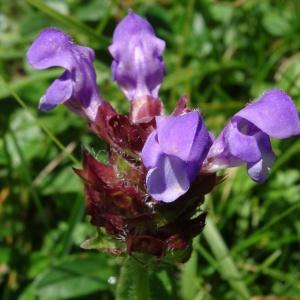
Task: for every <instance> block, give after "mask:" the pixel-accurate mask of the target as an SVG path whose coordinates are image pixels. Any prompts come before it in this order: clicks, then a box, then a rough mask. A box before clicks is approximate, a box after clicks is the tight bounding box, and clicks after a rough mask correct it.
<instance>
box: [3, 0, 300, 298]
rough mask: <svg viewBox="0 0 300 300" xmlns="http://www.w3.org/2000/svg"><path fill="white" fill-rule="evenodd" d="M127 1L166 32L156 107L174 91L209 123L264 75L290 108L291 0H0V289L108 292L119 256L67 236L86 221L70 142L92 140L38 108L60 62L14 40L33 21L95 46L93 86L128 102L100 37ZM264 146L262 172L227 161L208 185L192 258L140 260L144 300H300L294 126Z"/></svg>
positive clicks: (76, 294)
mask: <svg viewBox="0 0 300 300" xmlns="http://www.w3.org/2000/svg"><path fill="white" fill-rule="evenodd" d="M130 7H131V8H132V9H134V11H135V12H137V13H139V14H141V15H143V16H145V17H147V19H148V20H149V21H150V22H151V23H152V25H153V26H154V27H155V30H156V33H157V35H158V36H159V37H161V38H163V39H164V40H166V44H167V47H166V51H165V54H164V59H165V64H166V71H167V73H166V77H165V80H164V83H163V85H162V87H161V98H162V99H163V101H164V103H165V106H166V107H167V110H168V111H171V109H172V107H173V106H174V105H175V103H176V101H177V99H178V97H179V96H181V95H187V96H188V97H189V99H190V105H191V106H193V107H197V108H200V109H201V111H202V113H203V115H204V117H205V121H206V124H207V126H208V127H209V129H210V130H211V131H212V132H214V133H215V134H217V133H218V132H220V130H221V128H222V126H223V125H224V124H225V122H226V120H228V118H229V117H230V116H231V115H232V114H233V113H234V112H236V111H237V110H239V109H240V108H241V107H243V105H245V104H246V103H247V101H249V100H251V99H253V98H255V97H257V96H258V95H260V93H262V92H263V91H264V90H265V89H268V88H272V87H278V88H282V89H284V90H285V91H287V92H288V93H289V94H290V95H291V96H292V97H293V99H294V101H295V103H296V105H297V107H298V109H300V76H299V75H300V1H297V0H236V1H217V0H198V1H197V0H187V1H180V0H174V1H171V0H161V1H158V0H147V1H138V0H137V1H134V0H131V1H129V0H127V1H109V0H86V1H84V0H45V1H42V0H0V105H1V107H0V299H3V300H8V299H20V300H32V299H41V300H44V299H45V300H49V299H114V297H115V296H114V295H115V290H116V282H117V281H118V276H119V271H120V266H121V264H122V258H112V257H111V256H109V255H106V254H102V253H94V252H88V251H85V250H82V249H80V247H79V246H80V243H81V242H82V241H84V240H85V239H87V238H89V237H91V236H93V235H94V234H95V229H94V228H93V227H92V226H91V225H89V219H88V217H87V216H86V215H85V213H84V201H83V197H82V185H81V183H80V181H79V180H78V178H77V177H76V176H75V175H74V173H73V171H72V168H71V167H72V166H80V161H81V150H82V147H83V146H87V147H89V148H90V149H92V150H93V151H95V153H97V154H99V155H102V154H103V155H104V152H103V151H104V150H103V149H104V145H103V143H101V142H99V141H98V140H97V139H96V138H95V137H94V136H93V135H92V134H91V133H90V132H89V131H88V130H87V127H86V124H85V122H84V121H83V120H82V119H80V118H79V117H77V116H76V115H73V114H72V113H71V112H69V111H67V109H66V108H65V107H63V106H61V107H58V108H56V109H55V110H54V111H52V112H50V113H41V112H39V111H38V110H37V104H38V101H39V98H40V97H41V95H42V94H43V92H44V91H45V89H46V88H47V86H48V85H49V83H50V82H51V81H52V80H53V79H54V78H56V77H57V76H58V75H59V74H60V73H61V69H60V70H58V69H52V70H45V71H35V70H33V69H32V68H30V66H29V65H28V64H27V62H26V59H25V53H26V49H27V48H28V47H29V45H30V44H31V42H32V41H33V39H34V38H35V37H36V36H37V34H38V32H39V31H40V30H41V29H42V28H44V27H49V26H55V27H58V28H61V29H63V30H65V31H66V32H68V33H69V34H71V35H72V36H73V37H74V39H75V40H76V41H77V42H78V43H81V44H84V45H87V46H89V47H92V48H94V49H95V51H96V56H97V59H96V62H95V68H96V72H97V81H98V84H99V86H100V90H101V93H102V95H103V97H104V98H105V99H107V100H109V101H110V102H111V103H112V104H113V105H114V106H115V107H117V108H118V109H119V110H120V111H127V110H128V102H127V101H126V100H125V99H124V97H123V95H122V94H121V92H120V91H119V90H118V88H117V86H116V84H115V83H114V82H113V81H112V80H111V72H110V64H111V57H110V55H109V53H108V50H107V47H108V45H109V44H110V42H111V36H112V32H113V29H114V27H115V26H116V23H117V21H118V20H120V19H121V18H122V17H123V16H124V15H126V12H127V10H128V8H130ZM273 146H274V151H275V153H276V154H277V157H278V159H277V161H276V163H275V165H274V167H273V169H272V172H271V175H270V178H269V180H268V181H267V182H266V183H265V184H263V185H256V184H254V183H253V182H251V180H250V179H249V178H247V175H246V170H245V168H244V167H242V168H239V169H232V170H230V171H228V172H227V175H228V179H227V180H226V181H225V182H224V183H223V184H221V185H220V186H218V187H217V188H216V189H215V190H214V192H213V193H212V194H211V195H210V196H209V197H207V201H206V207H207V210H208V211H209V216H210V219H209V220H208V224H207V228H206V230H205V232H204V234H202V235H201V236H200V237H199V238H196V239H195V242H194V249H195V250H194V252H193V255H192V258H191V260H190V261H189V262H188V263H187V264H186V265H184V266H180V265H178V266H176V267H169V266H161V267H158V269H156V270H155V271H153V272H154V275H153V276H152V279H151V282H150V284H151V291H152V292H151V293H152V298H153V299H184V300H193V299H197V300H201V299H250V297H253V299H262V298H254V297H255V296H257V297H262V296H267V295H269V296H270V295H273V296H276V297H280V296H281V297H283V298H280V299H293V298H292V297H297V296H298V297H299V298H295V299H300V171H299V167H300V155H299V153H300V139H299V138H297V137H296V138H291V139H289V140H285V141H273ZM120 299H121V298H120ZM123 299H125V298H123ZM126 299H134V297H133V296H131V297H128V298H126ZM278 299H279V298H278Z"/></svg>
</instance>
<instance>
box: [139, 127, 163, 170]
mask: <svg viewBox="0 0 300 300" xmlns="http://www.w3.org/2000/svg"><path fill="white" fill-rule="evenodd" d="M162 155H163V153H162V151H161V148H160V146H159V144H158V141H157V132H156V130H155V131H153V132H152V133H151V134H150V135H149V136H148V138H147V140H146V143H145V144H144V147H143V150H142V152H141V158H142V160H143V163H144V166H145V167H146V168H154V167H155V166H156V164H157V163H158V161H159V159H160V158H161V156H162Z"/></svg>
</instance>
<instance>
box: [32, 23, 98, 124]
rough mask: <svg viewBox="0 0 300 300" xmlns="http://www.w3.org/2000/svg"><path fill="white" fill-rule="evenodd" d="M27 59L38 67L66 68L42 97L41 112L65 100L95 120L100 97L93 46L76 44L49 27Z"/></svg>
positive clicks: (67, 36)
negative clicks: (91, 47)
mask: <svg viewBox="0 0 300 300" xmlns="http://www.w3.org/2000/svg"><path fill="white" fill-rule="evenodd" d="M27 59H28V62H29V63H30V64H31V65H32V66H33V67H34V68H36V69H47V68H50V67H62V68H64V69H65V72H64V73H63V74H62V75H61V76H60V77H59V78H58V79H56V80H55V81H54V82H53V83H52V84H51V86H50V87H49V88H48V90H47V91H46V93H45V94H44V95H43V96H42V98H41V100H40V104H39V108H40V109H41V110H42V111H48V110H51V109H53V108H54V107H55V106H57V105H58V104H62V103H63V104H65V105H66V106H67V107H69V108H70V109H71V110H72V111H74V112H76V113H78V114H80V115H83V116H86V117H87V118H88V119H90V120H91V121H93V120H95V117H96V114H97V109H98V106H99V104H100V103H101V98H100V96H99V93H98V90H97V85H96V74H95V70H94V68H93V61H94V59H95V54H94V51H93V50H92V49H90V48H88V47H84V46H80V45H76V44H75V43H73V41H72V39H71V37H70V36H69V35H67V34H66V33H64V32H62V31H60V30H58V29H54V28H47V29H45V30H43V31H42V32H41V33H40V35H39V36H38V37H37V39H36V40H35V41H34V42H33V44H32V45H31V47H30V48H29V50H28V52H27Z"/></svg>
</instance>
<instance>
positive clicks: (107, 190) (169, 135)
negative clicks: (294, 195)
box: [27, 11, 300, 261]
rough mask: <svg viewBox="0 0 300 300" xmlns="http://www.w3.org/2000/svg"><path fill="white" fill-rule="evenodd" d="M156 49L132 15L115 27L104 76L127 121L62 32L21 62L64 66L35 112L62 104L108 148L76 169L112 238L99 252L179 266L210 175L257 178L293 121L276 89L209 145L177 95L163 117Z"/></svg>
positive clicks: (47, 33) (86, 56)
mask: <svg viewBox="0 0 300 300" xmlns="http://www.w3.org/2000/svg"><path fill="white" fill-rule="evenodd" d="M164 48H165V42H164V41H163V40H161V39H159V38H158V37H156V36H155V33H154V30H153V28H152V26H151V25H150V24H149V23H148V22H147V21H146V20H145V19H143V18H141V17H140V16H138V15H136V14H134V13H133V12H132V11H130V12H129V13H128V15H127V16H126V17H125V18H124V19H123V20H122V21H121V22H120V23H119V25H118V26H117V28H116V29H115V32H114V35H113V42H112V45H111V46H110V47H109V51H110V53H111V55H112V57H113V62H112V74H113V79H114V80H115V81H116V82H117V84H118V85H119V87H120V88H121V90H122V91H123V93H124V95H125V96H126V97H127V99H128V100H129V101H130V106H131V109H130V113H129V114H128V115H123V114H119V113H118V112H117V111H116V110H115V109H114V108H113V107H112V106H111V105H110V104H109V103H108V102H106V101H104V100H103V99H102V98H101V96H100V95H99V92H98V90H97V86H96V75H95V71H94V68H93V60H94V52H93V50H92V49H90V48H87V47H83V46H79V45H77V44H75V43H74V42H73V41H72V40H71V38H70V37H69V36H68V35H67V34H65V33H63V32H62V31H60V30H58V29H52V28H50V29H46V30H44V31H43V32H41V34H40V35H39V36H38V38H37V39H36V40H35V42H34V43H33V44H32V46H31V47H30V49H29V50H28V53H27V56H28V61H29V63H30V64H31V65H32V66H33V67H34V68H37V69H44V68H49V67H53V66H59V67H62V68H64V69H65V71H64V73H63V74H62V75H61V76H60V77H59V78H58V79H57V80H55V81H54V82H53V83H52V85H51V86H50V87H49V88H48V90H47V91H46V93H45V95H44V96H42V98H41V100H40V109H41V110H49V109H52V108H54V107H55V106H56V105H58V104H61V103H64V104H65V105H66V106H67V107H68V108H70V109H71V110H72V111H74V112H75V113H77V114H79V115H81V116H84V117H86V118H87V119H88V123H89V127H90V128H91V130H92V131H93V132H94V133H95V134H96V135H97V136H98V137H100V138H101V139H103V140H105V141H106V142H107V143H108V144H109V146H110V148H109V153H108V158H109V163H108V164H104V163H102V162H100V161H98V160H97V159H96V158H94V157H93V156H92V155H91V154H90V153H89V152H88V151H84V153H83V169H82V170H79V169H75V172H76V173H77V174H78V175H79V176H80V177H81V178H82V180H83V182H84V187H85V196H86V200H87V210H88V213H89V214H90V215H91V222H92V224H94V225H95V226H97V227H98V228H99V232H101V233H102V234H103V232H104V233H105V234H108V235H109V236H110V237H111V238H112V239H111V241H110V243H109V244H103V243H102V242H101V245H98V247H99V248H104V250H106V251H109V252H111V253H115V254H118V253H124V252H126V253H132V252H140V253H146V254H150V255H154V256H157V257H160V258H161V259H165V260H168V259H175V260H181V261H183V260H185V259H187V258H188V257H189V253H190V250H191V240H192V238H193V237H194V236H196V235H197V234H199V233H200V232H201V231H202V229H203V227H204V224H205V216H206V213H205V212H203V211H201V210H199V208H200V206H201V204H202V203H203V201H204V195H205V194H207V193H209V192H210V191H211V190H212V189H213V187H214V186H215V185H216V184H217V183H218V182H220V181H221V180H222V178H221V177H218V176H217V174H216V173H217V172H218V171H219V170H221V169H224V168H229V167H236V166H239V165H244V164H245V165H246V166H247V170H248V174H249V176H250V177H251V178H252V179H253V180H255V181H257V182H263V181H265V180H266V179H267V176H268V172H269V170H270V168H271V165H272V163H273V162H274V160H275V156H274V153H273V151H272V146H271V142H270V137H272V138H277V139H283V138H288V137H291V136H294V135H299V134H300V120H299V115H298V112H297V109H296V107H295V105H294V103H293V101H292V99H291V98H290V97H289V96H288V95H287V94H286V93H285V92H283V91H281V90H278V89H272V90H269V91H266V92H265V93H264V94H262V95H261V96H260V97H259V98H258V99H257V100H256V101H254V102H251V103H249V104H248V105H247V106H246V107H245V108H243V109H242V110H240V111H239V112H237V113H236V114H235V115H234V116H233V117H232V118H231V119H230V120H229V122H228V123H227V124H226V126H225V128H224V129H223V130H222V132H221V133H220V135H219V136H217V137H216V138H214V137H213V135H212V134H210V133H209V131H208V129H207V128H206V126H205V124H204V121H203V118H202V116H201V113H200V111H198V110H192V109H190V108H188V107H187V99H186V98H185V97H182V98H181V99H180V100H179V101H178V103H177V106H176V108H175V109H174V111H173V113H172V114H171V115H169V116H167V115H165V114H164V109H163V104H162V101H161V100H160V98H159V88H160V85H161V83H162V80H163V76H164V62H163V59H162V54H163V51H164ZM101 239H103V236H101V237H100V238H99V239H98V241H100V240H101ZM93 243H94V244H95V241H93ZM112 243H113V245H112ZM84 245H85V247H91V245H92V242H91V241H89V242H86V243H85V244H84Z"/></svg>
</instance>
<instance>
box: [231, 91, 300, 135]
mask: <svg viewBox="0 0 300 300" xmlns="http://www.w3.org/2000/svg"><path fill="white" fill-rule="evenodd" d="M236 116H239V117H242V118H244V119H246V120H248V121H249V122H251V123H253V124H254V125H255V126H257V127H258V128H259V129H261V130H262V131H263V132H265V133H266V134H268V135H270V136H271V137H273V138H279V139H282V138H287V137H290V136H293V135H299V134H300V120H299V115H298V112H297V109H296V107H295V104H294V103H293V101H292V99H291V98H290V97H289V96H288V95H287V94H286V93H284V92H283V91H280V90H277V89H273V90H269V91H267V92H265V93H264V94H263V95H262V96H261V97H260V98H259V99H258V100H257V101H255V102H252V103H250V104H249V105H247V106H246V107H245V108H244V109H242V110H241V111H239V112H238V113H237V114H236Z"/></svg>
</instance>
